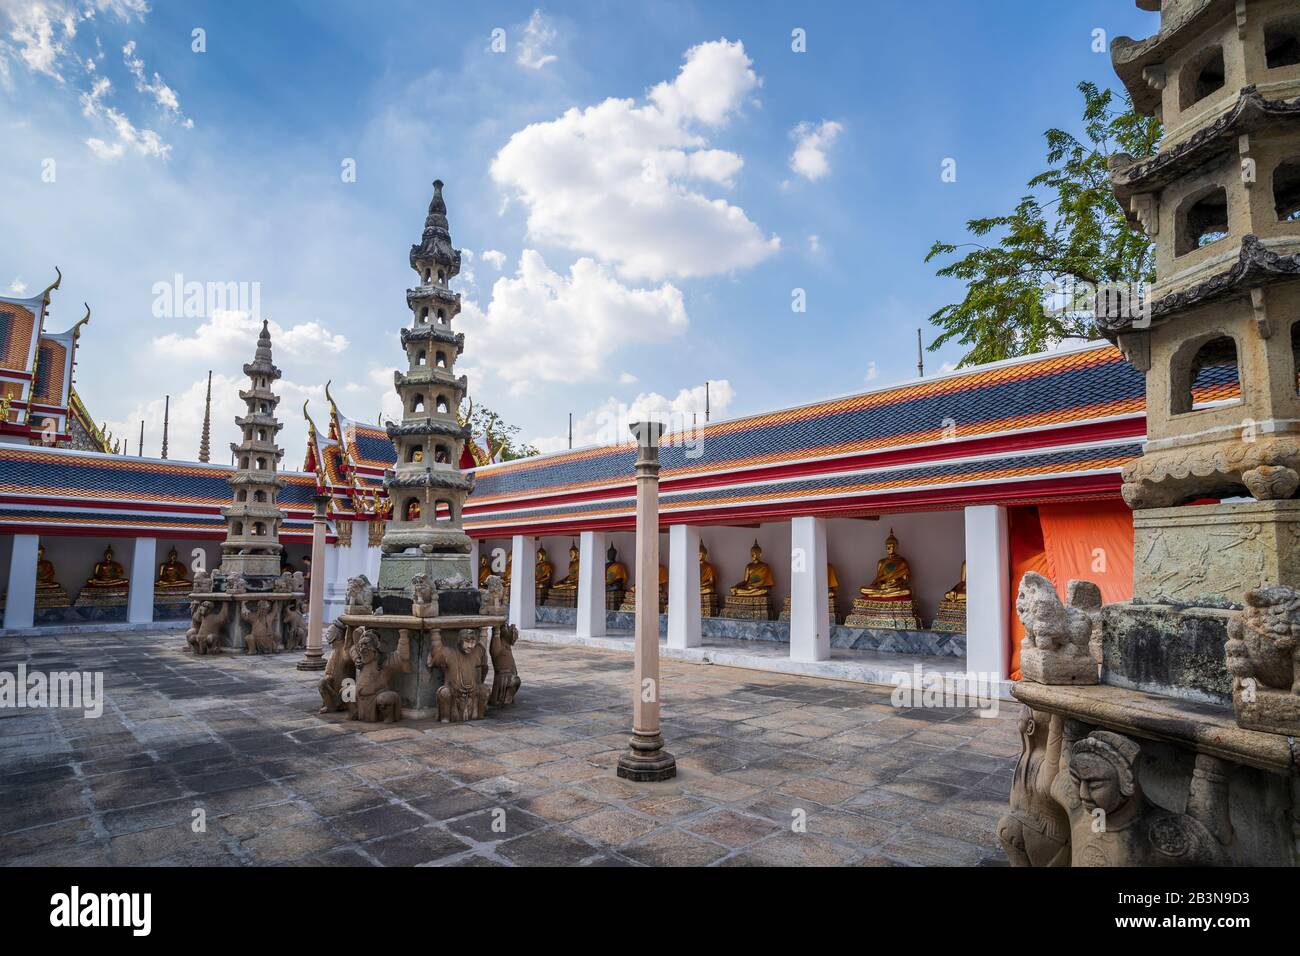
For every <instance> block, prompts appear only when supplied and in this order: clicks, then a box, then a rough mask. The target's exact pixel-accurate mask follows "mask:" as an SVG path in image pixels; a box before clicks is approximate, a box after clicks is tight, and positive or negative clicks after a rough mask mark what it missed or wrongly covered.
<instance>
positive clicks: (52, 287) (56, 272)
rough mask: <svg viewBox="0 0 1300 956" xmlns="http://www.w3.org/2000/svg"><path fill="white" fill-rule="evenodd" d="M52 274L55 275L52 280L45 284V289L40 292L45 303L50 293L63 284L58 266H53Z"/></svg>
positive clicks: (47, 302)
mask: <svg viewBox="0 0 1300 956" xmlns="http://www.w3.org/2000/svg"><path fill="white" fill-rule="evenodd" d="M54 275H55V277H56V278H55V279H54V281H53V282H51V283H50V284H49V285H47V286H46V287H45V291H44V292H42V293H41V299H43V300H44V302H45V304H46V305H49V302H50V293H51V292H53V291H54V290H55V289H57V288H58V287H59V286H61V285H62V284H63V273H62V272H60V271H59V267H58V266H55V267H54Z"/></svg>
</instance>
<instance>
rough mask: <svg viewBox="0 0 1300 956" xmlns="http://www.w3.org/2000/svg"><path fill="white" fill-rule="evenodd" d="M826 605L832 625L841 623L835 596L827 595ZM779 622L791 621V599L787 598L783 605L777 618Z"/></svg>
mask: <svg viewBox="0 0 1300 956" xmlns="http://www.w3.org/2000/svg"><path fill="white" fill-rule="evenodd" d="M826 604H827V606H828V609H829V610H830V613H831V623H832V624H838V623H839V622H840V609H839V607H838V606H837V605H836V604H835V595H834V594H827V595H826ZM777 620H778V621H788V620H790V598H789V597H788V596H787V597H786V599H785V601H784V602H783V603H782V604H781V613H780V614H779V615H778V616H777Z"/></svg>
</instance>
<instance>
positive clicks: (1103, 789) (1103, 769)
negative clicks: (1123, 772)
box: [1070, 755, 1128, 814]
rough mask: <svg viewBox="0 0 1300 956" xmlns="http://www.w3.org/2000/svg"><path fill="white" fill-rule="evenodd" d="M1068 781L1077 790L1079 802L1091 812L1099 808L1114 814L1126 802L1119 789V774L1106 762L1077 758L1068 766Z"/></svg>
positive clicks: (1089, 757)
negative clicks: (1073, 784) (1072, 782)
mask: <svg viewBox="0 0 1300 956" xmlns="http://www.w3.org/2000/svg"><path fill="white" fill-rule="evenodd" d="M1070 779H1071V780H1072V781H1074V783H1075V785H1076V786H1077V787H1078V789H1079V800H1080V801H1082V803H1083V805H1084V806H1085V807H1086V808H1087V809H1088V812H1090V813H1091V812H1092V811H1093V810H1096V809H1097V808H1099V807H1100V808H1101V809H1102V810H1103V811H1104V812H1106V813H1108V814H1109V813H1114V812H1115V811H1116V810H1118V809H1119V808H1120V807H1122V806H1123V805H1124V804H1125V803H1126V802H1127V800H1128V798H1127V797H1125V796H1124V793H1123V791H1122V790H1121V789H1120V784H1119V774H1118V773H1117V772H1116V770H1115V767H1114V766H1113V765H1112V764H1111V763H1110V762H1109V761H1107V760H1102V759H1101V758H1100V757H1093V756H1088V755H1084V756H1078V757H1075V758H1074V760H1073V761H1072V762H1071V764H1070Z"/></svg>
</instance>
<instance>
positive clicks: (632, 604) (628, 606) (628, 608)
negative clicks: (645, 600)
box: [618, 584, 668, 614]
mask: <svg viewBox="0 0 1300 956" xmlns="http://www.w3.org/2000/svg"><path fill="white" fill-rule="evenodd" d="M618 610H619V611H622V612H623V613H624V614H635V613H636V585H635V584H634V585H632V586H631V587H630V588H628V589H627V590H626V591H624V592H623V600H622V602H621V603H620V604H619V606H618ZM659 613H660V614H667V613H668V592H667V591H666V590H663V589H660V591H659Z"/></svg>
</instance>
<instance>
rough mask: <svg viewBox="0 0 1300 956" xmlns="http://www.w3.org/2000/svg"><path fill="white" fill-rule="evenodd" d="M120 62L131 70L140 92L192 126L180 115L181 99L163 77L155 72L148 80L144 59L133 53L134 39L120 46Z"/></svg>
mask: <svg viewBox="0 0 1300 956" xmlns="http://www.w3.org/2000/svg"><path fill="white" fill-rule="evenodd" d="M122 62H123V63H124V64H126V68H127V69H128V70H130V71H131V75H132V76H134V77H135V88H136V90H138V91H139V92H141V93H147V94H149V96H151V97H153V101H154V102H155V103H156V104H157V105H158V107H159V108H160V109H161V110H163V112H164V113H170V114H171V115H172V116H174V117H175V118H176V119H178V120H182V121H183V125H185V126H187V127H188V126H193V125H194V124H193V121H191V120H187V119H184V117H183V116H182V115H181V101H180V99H179V97H177V95H176V91H175V90H173V89H172V88H171V87H170V86H168V85H167V84H166V83H164V82H163V78H162V77H161V76H159V75H158V73H157V72H155V73H154V75H153V81H152V82H150V81H149V80H148V79H146V77H145V69H144V60H142V59H141V58H140V57H138V56H136V55H135V41H134V40H131V41H129V42H128V43H127V44H126V46H124V47H122Z"/></svg>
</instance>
